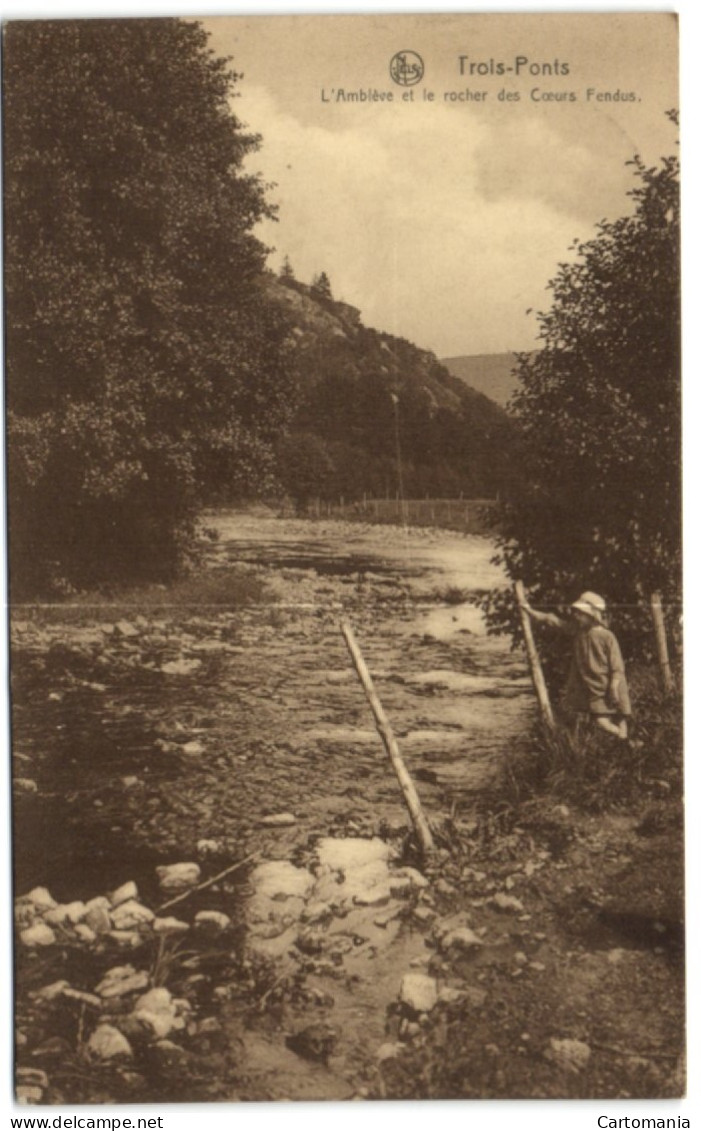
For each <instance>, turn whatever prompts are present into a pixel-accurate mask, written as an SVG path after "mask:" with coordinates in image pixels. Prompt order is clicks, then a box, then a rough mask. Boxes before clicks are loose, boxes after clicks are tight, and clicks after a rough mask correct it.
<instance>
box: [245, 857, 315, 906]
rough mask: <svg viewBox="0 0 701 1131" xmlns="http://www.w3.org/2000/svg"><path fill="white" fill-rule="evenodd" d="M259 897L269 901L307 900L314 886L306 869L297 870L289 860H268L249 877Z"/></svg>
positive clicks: (312, 879)
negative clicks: (266, 898) (265, 897)
mask: <svg viewBox="0 0 701 1131" xmlns="http://www.w3.org/2000/svg"><path fill="white" fill-rule="evenodd" d="M249 879H250V883H251V885H252V887H253V888H254V889H255V891H256V893H257V894H258V895H264V896H267V897H268V898H269V899H291V898H295V897H297V898H300V899H305V898H306V897H307V896H308V895H309V892H310V891H311V889H312V888H313V886H314V877H313V876H312V874H311V872H308V871H307V869H306V868H296V867H295V866H294V864H290V862H289V860H268V861H266V862H265V863H264V864H259V865H258V867H257V868H254V869H253V871H252V872H251V875H250V877H249Z"/></svg>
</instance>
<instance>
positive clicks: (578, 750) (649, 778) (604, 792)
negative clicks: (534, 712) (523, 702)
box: [501, 668, 682, 812]
mask: <svg viewBox="0 0 701 1131" xmlns="http://www.w3.org/2000/svg"><path fill="white" fill-rule="evenodd" d="M631 684H632V691H633V697H634V702H635V703H636V705H637V711H636V715H635V716H634V719H633V725H632V728H631V738H632V741H629V742H624V741H621V740H620V739H618V738H616V737H615V736H614V735H608V734H606V733H604V732H603V731H601V730H599V729H598V728H597V727H596V726H594V725H592V724H590V723H588V722H584V723H582V724H581V725H579V726H577V727H575V728H571V727H567V726H564V725H561V726H558V727H557V729H556V730H555V731H550V730H548V729H547V728H544V727H542V726H541V725H539V726H537V727H536V728H535V729H534V731H533V734H532V736H531V741H530V743H529V744H528V746H527V748H526V750H525V753H524V754H523V755H522V756H521V757H520V758H518V759H516V760H515V761H513V762H512V763H510V764H509V765H508V766H507V768H506V769H505V772H504V776H503V778H502V781H501V790H502V794H505V795H506V796H507V797H508V798H509V800H510V801H511V802H512V803H513V804H516V805H519V804H522V803H524V802H527V801H529V800H530V799H533V798H535V797H537V796H540V795H544V794H545V795H547V796H549V797H550V798H551V799H552V800H554V801H564V802H571V803H573V804H576V805H578V806H579V807H580V808H581V809H584V810H587V811H589V812H603V811H606V810H608V809H612V808H616V807H621V806H625V805H629V804H636V803H637V802H638V801H640V800H642V799H649V797H650V793H651V792H652V793H658V794H659V793H664V794H665V795H666V796H668V797H669V798H677V799H678V800H681V791H682V750H681V703H680V700H679V697H678V696H664V695H663V694H662V692H661V690H660V689H659V686H658V682H657V678H656V672H655V671H654V669H651V668H644V669H640V670H638V671H636V672H635V673H634V674H633V677H632V679H631Z"/></svg>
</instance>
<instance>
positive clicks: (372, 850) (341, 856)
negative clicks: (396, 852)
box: [317, 837, 392, 874]
mask: <svg viewBox="0 0 701 1131" xmlns="http://www.w3.org/2000/svg"><path fill="white" fill-rule="evenodd" d="M391 854H392V850H391V848H390V846H389V845H388V844H386V843H385V841H384V840H380V838H379V837H372V838H371V839H369V840H367V839H362V838H360V837H338V838H335V837H324V838H323V839H322V840H320V841H319V843H318V845H317V856H318V858H319V863H320V864H321V865H327V866H328V867H329V868H333V869H334V870H335V871H338V870H339V869H341V870H342V871H344V872H346V874H347V873H348V871H350V870H352V869H355V868H360V867H363V866H364V865H366V864H370V863H372V862H374V861H377V860H384V861H387V860H389V858H390V856H391Z"/></svg>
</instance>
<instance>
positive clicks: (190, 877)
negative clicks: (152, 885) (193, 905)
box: [156, 861, 200, 892]
mask: <svg viewBox="0 0 701 1131" xmlns="http://www.w3.org/2000/svg"><path fill="white" fill-rule="evenodd" d="M156 875H157V876H158V883H159V885H160V888H161V891H164V892H180V891H187V889H188V888H193V887H195V886H196V884H198V883H199V880H200V866H199V864H195V863H194V861H188V862H186V863H182V864H162V865H161V866H160V867H159V868H156Z"/></svg>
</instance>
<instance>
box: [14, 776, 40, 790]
mask: <svg viewBox="0 0 701 1131" xmlns="http://www.w3.org/2000/svg"><path fill="white" fill-rule="evenodd" d="M12 784H13V785H14V788H15V792H17V793H38V792H39V786H38V785H37V783H36V782H35V781H34V779H33V778H15V779H14V781H13V783H12Z"/></svg>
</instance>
